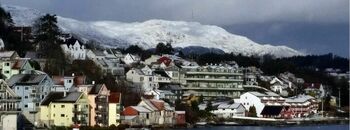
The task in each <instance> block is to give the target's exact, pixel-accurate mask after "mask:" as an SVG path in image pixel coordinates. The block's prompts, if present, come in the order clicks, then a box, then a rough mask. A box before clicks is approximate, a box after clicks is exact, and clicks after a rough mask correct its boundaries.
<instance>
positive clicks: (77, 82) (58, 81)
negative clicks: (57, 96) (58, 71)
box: [52, 76, 86, 85]
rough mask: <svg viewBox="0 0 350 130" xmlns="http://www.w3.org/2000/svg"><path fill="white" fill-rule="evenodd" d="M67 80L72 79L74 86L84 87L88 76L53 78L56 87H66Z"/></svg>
mask: <svg viewBox="0 0 350 130" xmlns="http://www.w3.org/2000/svg"><path fill="white" fill-rule="evenodd" d="M65 78H72V79H73V82H74V85H83V84H85V81H86V76H52V80H53V82H54V84H55V85H64V79H65Z"/></svg>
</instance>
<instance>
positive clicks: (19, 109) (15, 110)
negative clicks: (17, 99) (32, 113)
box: [0, 108, 22, 112]
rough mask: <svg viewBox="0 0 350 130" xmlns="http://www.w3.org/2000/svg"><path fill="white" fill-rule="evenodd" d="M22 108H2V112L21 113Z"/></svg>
mask: <svg viewBox="0 0 350 130" xmlns="http://www.w3.org/2000/svg"><path fill="white" fill-rule="evenodd" d="M21 110H22V109H21V108H0V112H20V111H21Z"/></svg>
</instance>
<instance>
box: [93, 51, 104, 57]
mask: <svg viewBox="0 0 350 130" xmlns="http://www.w3.org/2000/svg"><path fill="white" fill-rule="evenodd" d="M92 52H93V53H94V54H95V55H96V56H106V55H105V53H103V51H100V50H92Z"/></svg>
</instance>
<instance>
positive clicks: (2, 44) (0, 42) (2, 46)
mask: <svg viewBox="0 0 350 130" xmlns="http://www.w3.org/2000/svg"><path fill="white" fill-rule="evenodd" d="M4 49H5V43H4V41H3V40H2V39H1V38H0V50H4Z"/></svg>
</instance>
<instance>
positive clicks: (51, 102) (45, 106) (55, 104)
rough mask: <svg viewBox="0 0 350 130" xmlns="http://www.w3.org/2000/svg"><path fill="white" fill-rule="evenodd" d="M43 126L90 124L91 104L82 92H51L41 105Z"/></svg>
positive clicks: (41, 122) (41, 123)
mask: <svg viewBox="0 0 350 130" xmlns="http://www.w3.org/2000/svg"><path fill="white" fill-rule="evenodd" d="M39 112H40V122H39V125H42V126H73V125H82V126H87V125H88V124H89V103H88V99H87V96H86V95H85V94H84V93H82V92H67V93H66V92H51V93H49V95H48V96H46V97H45V99H44V100H43V101H42V103H41V105H40V111H39Z"/></svg>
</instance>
